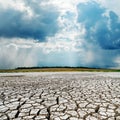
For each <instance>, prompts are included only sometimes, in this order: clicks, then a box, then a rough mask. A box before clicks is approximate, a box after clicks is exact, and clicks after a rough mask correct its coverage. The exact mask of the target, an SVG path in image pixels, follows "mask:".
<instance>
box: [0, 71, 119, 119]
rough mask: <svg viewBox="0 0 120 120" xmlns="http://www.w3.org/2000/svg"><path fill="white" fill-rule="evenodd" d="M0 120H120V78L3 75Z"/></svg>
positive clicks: (0, 79) (116, 75) (75, 74)
mask: <svg viewBox="0 0 120 120" xmlns="http://www.w3.org/2000/svg"><path fill="white" fill-rule="evenodd" d="M0 120H120V75H119V73H94V72H93V73H90V72H83V73H80V72H66V73H64V72H59V73H52V72H51V73H5V74H3V73H2V74H0Z"/></svg>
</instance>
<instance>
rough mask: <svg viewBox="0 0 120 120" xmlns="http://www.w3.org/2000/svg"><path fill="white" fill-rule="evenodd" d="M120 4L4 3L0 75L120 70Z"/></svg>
mask: <svg viewBox="0 0 120 120" xmlns="http://www.w3.org/2000/svg"><path fill="white" fill-rule="evenodd" d="M119 8H120V0H114V1H113V0H109V1H108V0H74V1H73V0H14V1H13V0H0V69H12V68H17V67H35V66H39V67H43V66H49V67H51V66H70V67H80V66H82V67H100V68H120V9H119Z"/></svg>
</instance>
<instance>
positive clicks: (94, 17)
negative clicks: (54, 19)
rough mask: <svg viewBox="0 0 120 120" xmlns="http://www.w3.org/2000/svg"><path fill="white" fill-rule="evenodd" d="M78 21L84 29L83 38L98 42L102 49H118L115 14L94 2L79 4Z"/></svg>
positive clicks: (118, 23) (119, 33) (119, 24)
mask: <svg viewBox="0 0 120 120" xmlns="http://www.w3.org/2000/svg"><path fill="white" fill-rule="evenodd" d="M77 9H78V22H80V23H82V24H83V25H84V27H85V29H86V35H85V40H87V41H88V42H89V43H93V44H98V45H99V46H100V47H101V48H103V49H120V21H119V17H118V16H117V14H115V13H114V12H113V11H109V13H108V16H106V15H105V13H106V9H104V8H102V7H101V6H100V5H99V4H98V3H96V2H88V3H85V4H79V5H78V6H77Z"/></svg>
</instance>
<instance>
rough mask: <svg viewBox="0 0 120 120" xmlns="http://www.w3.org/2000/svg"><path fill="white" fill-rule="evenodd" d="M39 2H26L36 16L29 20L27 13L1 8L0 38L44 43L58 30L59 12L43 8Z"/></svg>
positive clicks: (51, 7) (50, 8)
mask: <svg viewBox="0 0 120 120" xmlns="http://www.w3.org/2000/svg"><path fill="white" fill-rule="evenodd" d="M38 3H39V2H32V1H30V2H26V3H25V4H26V6H29V8H30V9H31V10H32V11H33V13H34V15H33V16H32V17H31V18H29V16H28V15H27V13H26V12H23V11H19V10H16V9H14V8H10V7H9V8H7V9H4V8H2V7H0V37H4V38H14V37H16V38H17V37H18V38H32V39H38V40H40V41H44V40H45V38H46V37H47V36H52V35H54V34H55V33H56V32H57V30H58V24H57V18H58V14H59V13H58V12H57V10H55V9H54V7H53V6H49V7H48V6H46V8H45V7H41V6H40V5H39V4H38Z"/></svg>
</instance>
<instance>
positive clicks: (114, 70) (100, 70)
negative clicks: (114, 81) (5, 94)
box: [0, 68, 120, 73]
mask: <svg viewBox="0 0 120 120" xmlns="http://www.w3.org/2000/svg"><path fill="white" fill-rule="evenodd" d="M12 72H120V69H95V68H39V69H29V68H28V69H27V68H26V69H6V70H0V73H12Z"/></svg>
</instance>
